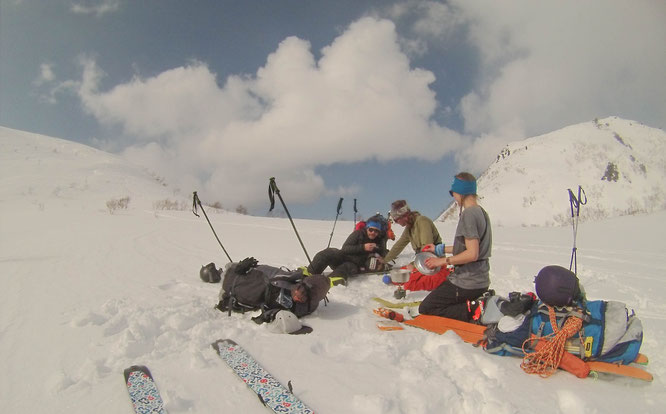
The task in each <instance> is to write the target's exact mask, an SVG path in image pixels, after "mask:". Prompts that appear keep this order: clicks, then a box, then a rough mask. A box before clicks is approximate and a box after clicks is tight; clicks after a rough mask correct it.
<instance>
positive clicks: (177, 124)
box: [77, 17, 461, 207]
mask: <svg viewBox="0 0 666 414" xmlns="http://www.w3.org/2000/svg"><path fill="white" fill-rule="evenodd" d="M82 65H83V77H82V79H81V81H80V82H78V88H77V93H78V95H79V97H80V99H81V102H82V103H83V105H84V107H85V109H86V110H87V111H88V112H89V113H90V114H92V115H93V116H94V117H95V118H96V119H98V120H99V121H100V122H102V123H104V124H107V125H119V126H121V127H122V128H123V130H124V132H125V134H126V135H127V136H129V137H132V138H133V139H134V140H135V142H133V143H132V145H130V146H129V147H128V148H127V149H126V151H125V153H126V155H127V156H128V157H130V158H132V159H133V160H135V161H137V162H141V163H143V164H145V165H147V166H148V167H149V168H151V169H153V170H154V171H157V172H158V173H160V174H163V175H164V176H165V177H166V178H167V180H168V181H169V182H171V183H174V184H176V185H178V186H180V187H181V188H182V189H183V190H186V191H191V190H192V189H198V190H200V191H201V192H202V193H204V192H205V193H207V194H209V195H210V196H211V197H213V198H216V199H219V200H220V201H222V202H223V204H225V205H236V204H244V205H246V206H248V207H253V206H256V205H265V201H266V200H265V199H266V188H267V185H268V178H269V177H271V176H275V177H276V180H277V182H278V184H279V186H280V188H281V189H282V190H283V191H288V192H289V197H290V199H291V200H293V201H295V202H303V201H310V200H315V199H317V198H318V197H320V196H321V195H322V194H330V193H331V192H332V191H333V192H336V193H338V194H351V193H354V192H355V191H357V190H358V187H355V186H354V185H351V186H350V187H349V188H337V189H327V188H326V184H325V182H324V180H323V179H322V177H321V176H319V175H318V174H317V173H316V172H315V168H316V167H317V166H320V165H330V164H333V163H340V162H342V163H345V162H359V161H364V160H369V159H373V160H378V161H380V162H390V161H391V160H395V159H398V158H408V157H413V158H419V159H423V160H429V161H434V160H438V159H440V158H441V157H442V156H443V155H445V154H447V153H450V152H452V151H454V150H456V149H457V148H459V147H460V143H461V139H460V136H459V135H458V134H457V133H455V132H453V131H451V130H448V129H446V128H444V127H442V126H440V125H438V124H437V123H436V122H434V121H433V120H432V117H433V115H434V113H435V112H436V110H437V101H436V99H435V94H434V92H433V91H432V90H431V88H430V84H431V83H432V82H433V81H434V75H433V74H432V73H431V72H429V71H426V70H423V69H418V68H411V67H410V62H409V59H408V57H407V56H406V55H405V54H404V53H403V52H402V51H401V49H400V46H399V43H398V37H397V34H396V30H395V26H394V24H393V23H392V22H390V21H388V20H382V19H376V18H370V17H367V18H363V19H361V20H358V21H356V22H354V23H353V24H351V25H350V26H349V28H348V29H347V30H346V31H345V32H344V33H342V34H341V35H340V36H339V37H337V38H336V39H335V40H334V41H333V42H332V43H331V44H330V45H328V46H326V47H325V48H323V49H322V50H321V58H320V59H319V60H316V59H315V57H314V55H313V53H312V51H311V50H310V44H309V43H308V42H307V41H305V40H302V39H299V38H296V37H289V38H287V39H284V40H283V41H282V42H281V43H280V44H279V46H278V47H277V49H276V50H275V51H274V52H273V53H271V54H270V55H269V56H268V57H267V59H266V63H265V64H264V66H262V67H261V68H259V69H258V70H257V71H256V73H255V74H253V75H234V76H229V77H227V78H226V80H224V82H223V83H222V84H220V83H218V79H217V76H216V74H215V73H214V71H212V70H211V69H210V68H209V67H208V66H207V65H206V64H205V63H202V62H190V63H189V64H187V65H185V66H183V67H178V68H174V69H170V70H167V71H164V72H162V73H160V74H157V75H155V76H153V77H149V78H141V77H136V78H134V79H132V80H131V81H129V82H127V83H124V84H120V85H116V86H115V87H113V88H111V89H110V90H107V91H101V90H99V85H100V80H101V78H102V77H103V76H104V75H103V72H102V70H101V68H99V67H98V66H97V64H96V63H95V61H94V60H91V59H83V60H82ZM424 148H428V150H427V151H424Z"/></svg>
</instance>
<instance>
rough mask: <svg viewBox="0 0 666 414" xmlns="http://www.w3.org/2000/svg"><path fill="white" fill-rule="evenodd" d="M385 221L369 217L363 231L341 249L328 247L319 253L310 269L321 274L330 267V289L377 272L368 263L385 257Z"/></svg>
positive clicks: (351, 236)
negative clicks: (350, 277) (357, 276)
mask: <svg viewBox="0 0 666 414" xmlns="http://www.w3.org/2000/svg"><path fill="white" fill-rule="evenodd" d="M386 230H387V228H386V219H385V218H384V217H382V215H381V214H377V215H374V216H372V217H370V218H369V219H368V220H367V221H366V223H365V227H364V228H360V229H358V230H354V231H353V232H352V233H351V234H350V235H349V237H347V240H345V242H344V244H343V245H342V248H340V249H337V248H334V247H329V248H326V249H324V250H322V251H320V252H318V253H317V254H316V255H315V256H314V258H313V259H312V263H310V265H309V266H308V272H310V273H311V274H321V273H323V272H324V269H326V268H327V267H330V268H331V269H333V272H332V273H331V274H330V275H329V278H330V280H331V286H335V285H339V284H346V283H347V278H348V277H349V276H353V275H356V274H359V273H366V272H370V271H374V270H378V269H374V268H371V266H369V262H370V260H372V259H375V260H376V259H377V257H380V258H381V256H382V255H384V254H386V252H387V249H386Z"/></svg>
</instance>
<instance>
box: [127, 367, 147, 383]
mask: <svg viewBox="0 0 666 414" xmlns="http://www.w3.org/2000/svg"><path fill="white" fill-rule="evenodd" d="M137 371H138V372H142V373H144V374H145V375H147V376H148V377H150V378H153V375H152V374H151V373H150V370H149V369H148V367H147V366H145V365H132V366H131V367H128V368H125V371H123V373H124V374H125V382H127V380H128V379H129V377H130V375H132V373H133V372H137Z"/></svg>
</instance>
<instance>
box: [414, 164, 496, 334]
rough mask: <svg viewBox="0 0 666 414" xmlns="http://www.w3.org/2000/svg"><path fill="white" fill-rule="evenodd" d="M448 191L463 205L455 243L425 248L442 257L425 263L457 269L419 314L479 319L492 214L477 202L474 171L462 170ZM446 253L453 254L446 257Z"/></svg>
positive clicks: (487, 282)
mask: <svg viewBox="0 0 666 414" xmlns="http://www.w3.org/2000/svg"><path fill="white" fill-rule="evenodd" d="M449 193H450V194H451V196H452V197H453V198H454V199H455V201H456V203H457V204H458V206H460V219H459V220H458V227H457V228H456V234H455V238H454V241H453V246H444V245H443V244H439V245H429V246H426V247H425V249H424V250H425V251H431V252H434V253H435V254H437V255H438V256H441V257H431V258H429V259H427V260H426V262H425V263H426V266H428V267H429V268H435V267H438V266H447V265H453V266H454V270H453V272H452V273H451V274H450V275H449V277H448V279H447V280H446V281H445V282H444V283H442V284H441V285H440V286H439V287H438V288H436V289H435V290H433V291H432V292H430V294H428V296H426V297H425V299H424V300H423V302H421V305H420V306H419V313H421V314H424V315H436V316H443V317H446V318H452V319H457V320H461V321H465V322H468V321H470V320H471V319H477V318H476V316H477V314H479V313H480V311H481V309H480V308H479V304H478V302H479V301H477V300H476V299H477V298H479V297H480V296H482V295H483V294H484V293H485V292H486V291H488V288H489V287H490V263H489V259H490V254H491V250H492V243H493V236H492V230H491V226H490V217H489V216H488V213H486V211H485V210H484V209H483V208H482V207H481V206H480V205H479V204H478V203H477V194H476V178H475V177H474V176H473V175H472V174H470V173H466V172H461V173H459V174H458V175H456V176H455V178H454V180H453V184H452V185H451V190H450V191H449ZM446 253H449V254H451V256H447V257H444V256H445V254H446ZM477 310H478V312H477ZM478 316H480V315H478Z"/></svg>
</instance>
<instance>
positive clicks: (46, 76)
mask: <svg viewBox="0 0 666 414" xmlns="http://www.w3.org/2000/svg"><path fill="white" fill-rule="evenodd" d="M54 80H55V74H54V73H53V65H52V64H50V63H42V64H41V65H39V75H38V76H37V79H35V81H34V82H33V83H34V84H35V85H37V86H39V85H43V84H45V83H49V82H53V81H54Z"/></svg>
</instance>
